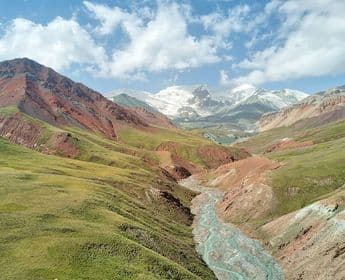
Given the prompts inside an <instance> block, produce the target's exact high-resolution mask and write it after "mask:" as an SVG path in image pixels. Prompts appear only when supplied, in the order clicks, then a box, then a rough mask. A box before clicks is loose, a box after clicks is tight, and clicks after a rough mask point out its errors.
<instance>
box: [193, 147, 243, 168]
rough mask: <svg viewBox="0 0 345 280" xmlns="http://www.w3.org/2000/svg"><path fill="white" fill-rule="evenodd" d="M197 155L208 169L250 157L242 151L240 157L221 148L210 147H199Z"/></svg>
mask: <svg viewBox="0 0 345 280" xmlns="http://www.w3.org/2000/svg"><path fill="white" fill-rule="evenodd" d="M198 153H199V155H200V157H201V158H202V159H203V161H204V162H205V164H206V166H207V167H208V168H217V167H219V166H221V165H223V164H226V163H230V162H234V161H237V160H240V159H242V158H244V157H248V156H249V155H250V154H249V153H247V152H244V151H243V152H242V154H243V155H242V157H241V156H240V155H238V154H235V153H231V152H230V151H229V150H227V149H225V148H223V147H220V146H219V147H218V146H211V145H205V146H201V147H200V148H199V149H198Z"/></svg>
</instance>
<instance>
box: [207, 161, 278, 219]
mask: <svg viewBox="0 0 345 280" xmlns="http://www.w3.org/2000/svg"><path fill="white" fill-rule="evenodd" d="M279 166H280V164H279V163H278V162H276V161H272V160H269V159H267V158H264V157H257V156H255V157H249V158H246V159H243V160H240V161H236V162H233V163H229V164H225V165H222V166H220V167H219V168H217V169H216V170H215V171H213V172H210V173H208V174H206V175H204V176H203V178H202V181H204V182H205V181H207V182H208V185H210V186H213V187H214V186H218V187H220V188H221V189H223V190H225V191H226V193H225V195H224V198H223V200H222V201H221V202H220V203H219V205H218V212H219V214H220V215H221V216H222V217H223V218H224V219H225V220H226V221H231V222H234V223H243V222H245V221H249V220H251V219H257V218H260V217H263V216H264V215H266V214H267V213H268V212H269V211H270V209H271V208H272V207H273V206H274V197H273V191H272V189H271V188H270V187H269V186H268V185H267V184H266V182H265V181H266V174H267V172H268V171H270V170H273V169H276V168H278V167H279ZM210 178H213V179H211V180H210Z"/></svg>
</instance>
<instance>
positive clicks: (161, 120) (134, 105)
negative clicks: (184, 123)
mask: <svg viewBox="0 0 345 280" xmlns="http://www.w3.org/2000/svg"><path fill="white" fill-rule="evenodd" d="M112 99H113V101H114V102H115V103H117V104H119V105H122V106H124V107H128V108H130V109H132V110H134V111H135V112H136V113H137V114H138V115H139V116H140V117H141V118H142V119H144V120H145V121H146V122H147V123H149V124H152V125H155V126H161V127H166V128H174V127H175V125H174V124H173V122H172V121H171V120H170V119H169V118H168V117H166V116H165V115H163V114H162V113H160V112H159V111H158V110H157V109H155V108H153V107H152V106H150V105H148V104H147V103H146V102H144V101H141V100H139V99H137V98H135V97H133V96H130V95H128V94H126V93H121V94H119V95H115V96H114V97H113V98H112Z"/></svg>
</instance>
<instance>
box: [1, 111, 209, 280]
mask: <svg viewBox="0 0 345 280" xmlns="http://www.w3.org/2000/svg"><path fill="white" fill-rule="evenodd" d="M13 114H19V113H18V112H17V110H16V109H15V108H5V109H4V108H3V109H1V112H0V117H1V116H3V117H5V116H7V117H8V116H11V115H13ZM20 114H21V115H20V116H21V118H22V120H23V121H25V122H28V123H30V122H31V123H35V124H36V125H38V126H40V127H41V128H43V130H44V133H43V134H42V136H41V138H40V145H39V146H37V148H35V149H36V151H35V150H31V149H27V148H25V147H21V146H18V145H15V144H12V143H10V142H9V141H7V140H5V139H3V138H1V137H0V155H1V156H0V225H1V226H0V255H1V258H0V271H1V274H0V279H6V280H8V279H35V280H37V279H59V280H60V279H102V280H103V279H121V280H122V279H181V280H182V279H214V275H213V273H212V272H211V271H210V270H209V269H208V268H207V267H206V265H205V264H204V262H203V261H202V260H201V258H200V256H199V255H198V254H197V252H196V251H195V247H194V246H195V245H194V241H193V236H192V228H191V227H190V225H191V221H192V216H191V214H190V211H189V208H188V207H189V203H190V201H191V199H192V197H193V196H194V195H195V194H194V193H192V192H191V191H188V190H186V189H184V188H182V187H180V186H178V185H177V184H176V183H175V182H174V181H172V180H171V178H169V177H167V175H166V174H165V173H164V172H162V170H161V169H160V168H159V158H158V157H157V155H156V153H155V148H156V145H160V144H161V143H164V142H165V141H176V142H178V143H179V147H181V157H182V158H185V159H186V160H191V161H192V162H194V163H195V164H203V159H201V158H200V157H199V156H200V155H199V154H198V153H195V152H193V151H191V152H190V151H189V150H188V147H191V146H193V145H194V146H198V145H203V144H205V145H212V146H214V144H212V143H211V142H209V141H207V140H204V139H203V138H200V137H198V136H196V135H192V134H188V133H184V132H181V134H179V133H176V135H175V134H174V133H173V132H169V131H168V130H161V131H157V134H153V133H148V132H147V133H144V132H142V133H140V131H139V130H134V131H131V132H129V131H128V130H123V131H122V133H121V141H119V142H116V141H111V140H109V139H106V138H104V137H103V136H101V135H96V134H94V133H90V132H88V131H86V130H81V129H76V128H65V129H61V128H56V127H53V126H51V125H49V124H47V123H44V122H41V121H38V120H36V119H32V118H31V117H29V116H27V115H25V114H22V113H20ZM55 133H65V134H68V135H69V138H70V139H71V141H72V143H73V144H74V145H75V146H76V147H77V149H78V155H77V157H76V158H75V159H70V158H66V157H61V156H56V155H46V154H42V153H40V152H43V149H46V148H47V145H48V148H49V145H50V140H49V139H50V138H51V136H52V135H54V134H55ZM132 133H133V134H132ZM139 143H146V145H144V147H143V146H140V145H139ZM148 143H151V144H148ZM52 148H53V147H52Z"/></svg>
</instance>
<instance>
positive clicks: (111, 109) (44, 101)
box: [0, 59, 148, 138]
mask: <svg viewBox="0 0 345 280" xmlns="http://www.w3.org/2000/svg"><path fill="white" fill-rule="evenodd" d="M0 104H1V107H5V106H16V107H18V108H19V109H20V110H21V111H22V112H24V113H26V114H28V115H30V116H32V117H34V118H38V119H40V120H43V121H46V122H48V123H50V124H52V125H55V126H77V127H81V128H84V129H85V128H86V129H89V130H91V131H94V132H100V133H102V134H104V135H105V136H107V137H109V138H116V129H117V126H118V125H120V124H126V125H130V126H133V127H137V128H145V127H147V126H148V124H147V123H146V122H145V121H144V120H143V119H142V118H141V117H140V116H139V115H138V114H137V113H136V112H134V111H131V110H129V109H126V108H124V107H122V106H119V105H117V104H115V103H113V102H111V101H109V100H108V99H106V98H105V97H103V96H102V95H101V94H99V93H98V92H95V91H93V90H91V89H90V88H88V87H86V86H84V85H82V84H80V83H75V82H73V81H72V80H70V79H68V78H66V77H64V76H62V75H59V74H58V73H57V72H55V71H54V70H52V69H50V68H47V67H44V66H43V65H40V64H38V63H36V62H34V61H32V60H29V59H15V60H11V61H5V62H2V63H0Z"/></svg>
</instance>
